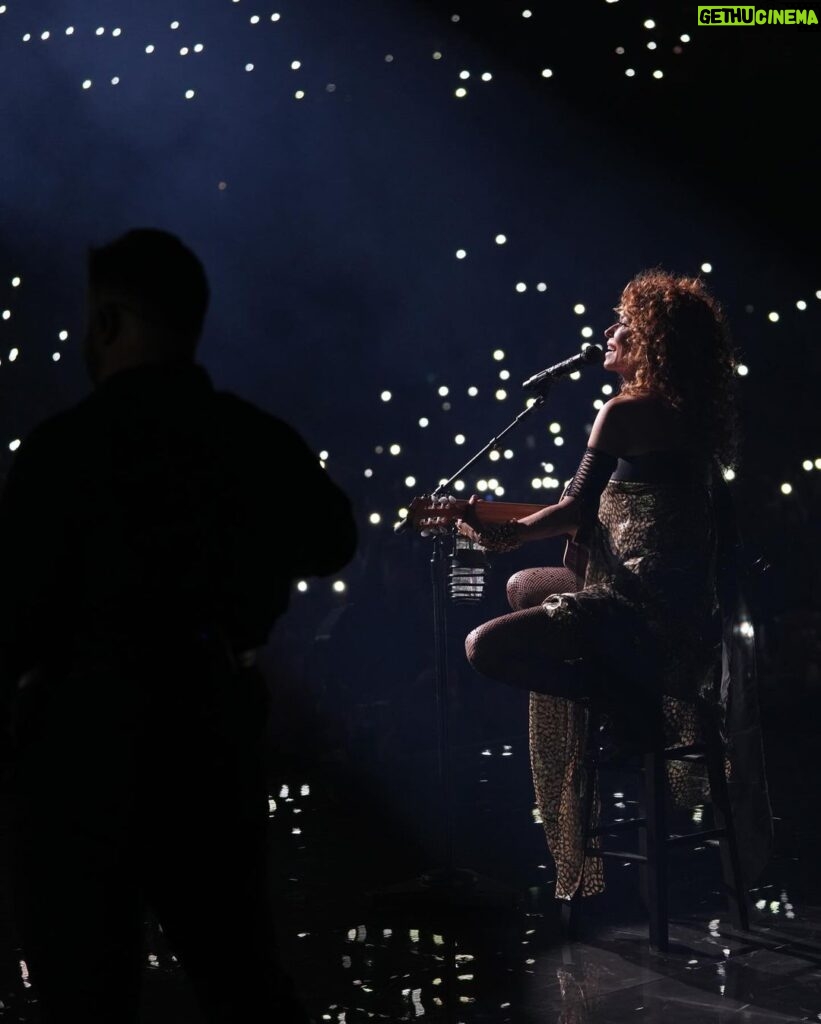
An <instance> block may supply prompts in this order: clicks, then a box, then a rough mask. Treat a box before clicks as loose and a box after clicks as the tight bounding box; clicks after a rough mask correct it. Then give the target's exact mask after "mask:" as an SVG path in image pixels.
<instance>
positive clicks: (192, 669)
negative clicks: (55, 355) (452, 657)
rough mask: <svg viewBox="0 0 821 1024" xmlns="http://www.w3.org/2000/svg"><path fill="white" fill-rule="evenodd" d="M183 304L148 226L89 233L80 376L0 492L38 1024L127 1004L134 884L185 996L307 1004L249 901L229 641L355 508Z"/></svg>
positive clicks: (256, 627) (351, 540)
mask: <svg viewBox="0 0 821 1024" xmlns="http://www.w3.org/2000/svg"><path fill="white" fill-rule="evenodd" d="M207 302H208V285H207V281H206V278H205V274H204V271H203V269H202V266H201V264H200V263H199V261H198V260H197V258H196V257H195V256H194V255H193V253H191V252H190V251H189V250H188V249H186V248H185V247H184V246H183V245H182V243H181V242H179V241H178V240H177V239H176V238H174V237H173V236H171V235H168V234H165V233H164V232H159V231H149V230H140V231H132V232H129V233H128V234H126V235H125V236H123V237H122V238H120V239H118V240H117V241H115V242H113V243H112V244H111V245H109V246H106V247H105V248H102V249H96V250H92V251H91V253H90V258H89V310H88V331H87V336H86V342H85V352H86V357H87V363H88V368H89V372H90V375H91V378H92V380H93V382H94V385H95V389H94V391H93V392H92V394H91V395H90V396H89V397H88V398H86V399H85V400H84V401H82V402H81V403H80V404H79V405H77V406H76V407H74V408H73V409H71V410H69V411H67V412H64V413H62V414H60V415H58V416H56V417H54V418H53V419H51V420H49V421H48V422H46V423H44V424H42V425H41V426H40V427H38V428H37V429H36V430H34V431H33V432H32V434H31V436H30V437H29V438H28V439H27V440H26V441H25V442H24V443H23V445H22V447H21V449H20V451H19V453H18V454H17V455H16V456H15V460H14V464H13V467H12V470H11V472H10V474H9V477H8V481H7V484H6V487H5V491H4V493H3V495H2V499H1V500H0V544H2V559H0V564H1V565H2V573H0V657H1V658H2V663H1V665H2V679H3V682H4V686H5V689H6V693H7V695H8V696H10V697H11V704H12V718H13V723H14V725H13V732H14V736H15V755H14V763H13V771H12V775H11V783H12V793H13V797H14V806H15V809H16V810H15V821H14V841H15V855H16V871H15V875H16V877H15V894H16V898H17V901H18V908H19V925H20V938H21V942H22V944H23V948H24V953H25V956H26V959H27V961H28V964H29V968H30V971H31V977H32V981H33V982H34V985H35V989H36V990H37V992H38V994H39V997H40V1002H41V1006H42V1008H43V1011H44V1014H45V1018H46V1019H47V1020H48V1021H49V1022H57V1024H63V1022H65V1021H83V1022H85V1024H91V1022H95V1024H96V1022H102V1021H105V1022H106V1024H125V1022H131V1021H134V1020H136V1018H137V1003H138V994H139V982H140V974H141V969H142V964H143V949H142V923H143V917H144V910H145V907H146V906H147V905H150V906H152V907H153V908H154V910H155V912H156V914H157V916H158V918H159V920H160V922H161V924H162V926H163V930H164V932H165V934H166V936H167V937H168V939H169V943H170V945H171V947H172V949H173V950H174V952H175V953H176V954H177V955H178V957H179V958H180V960H181V962H182V964H183V966H184V968H185V969H186V971H187V973H188V974H189V976H190V978H191V979H192V982H193V984H194V986H195V989H196V992H197V996H198V998H199V1001H200V1003H201V1005H202V1007H203V1010H204V1011H205V1013H206V1015H207V1018H208V1019H209V1020H211V1021H220V1022H227V1021H231V1022H232V1024H233V1022H246V1021H247V1022H250V1021H257V1020H265V1021H271V1022H275V1021H282V1022H291V1021H304V1020H307V1018H306V1017H305V1016H304V1013H303V1011H302V1010H301V1009H300V1008H299V1006H298V1005H297V1003H296V1001H295V1000H294V997H293V995H292V993H291V990H290V986H289V983H288V982H287V980H286V979H285V978H284V977H283V976H282V974H281V973H280V970H279V967H278V964H277V957H276V952H275V948H274V940H273V925H272V918H271V914H270V911H269V906H268V903H267V890H266V884H267V883H266V829H267V820H268V819H267V814H268V801H267V791H266V778H265V771H264V757H263V755H264V736H265V720H266V713H267V701H268V697H267V688H266V686H265V684H264V680H263V679H262V677H261V674H260V673H259V672H258V671H257V670H256V669H255V668H254V667H253V662H254V653H253V652H254V649H255V648H259V647H260V646H262V645H263V644H264V643H265V641H266V638H267V637H268V634H269V632H270V630H271V628H272V626H273V624H274V622H275V620H276V619H277V617H278V616H279V615H280V614H281V613H282V612H283V611H284V610H285V608H286V606H287V603H288V596H289V593H290V590H291V587H292V583H293V580H294V578H295V577H297V576H308V575H320V576H323V575H327V574H330V573H332V572H334V571H337V570H339V569H340V568H341V567H342V566H344V565H345V564H346V563H347V562H348V560H349V559H350V558H351V556H352V554H353V551H354V548H355V543H356V538H355V527H354V524H353V520H352V517H351V511H350V505H349V502H348V500H347V498H346V497H345V496H344V494H343V493H342V492H341V491H340V490H339V489H338V488H337V487H336V486H335V485H334V484H333V483H332V482H331V480H330V479H329V477H328V475H327V474H326V473H325V472H324V470H323V469H322V468H321V467H320V465H319V462H318V460H317V458H316V457H315V456H314V455H313V454H312V452H311V451H310V450H309V449H308V447H307V446H306V444H305V443H304V442H303V441H302V440H301V438H300V437H299V436H298V435H297V434H296V433H295V432H294V431H293V430H292V429H291V428H290V427H289V426H287V425H286V424H285V423H283V422H281V421H280V420H278V419H276V418H274V417H273V416H270V415H268V414H267V413H265V412H263V411H261V410H260V409H257V408H255V407H254V406H253V405H250V404H248V403H247V402H244V401H242V400H240V399H239V398H236V397H234V396H233V395H230V394H226V393H223V392H217V391H215V390H214V389H213V387H212V384H211V381H210V380H209V377H208V375H207V374H206V372H205V371H204V370H203V369H202V368H201V367H200V366H198V365H196V364H195V362H194V357H195V351H196V346H197V341H198V338H199V336H200V332H201V328H202V324H203V319H204V316H205V311H206V307H207Z"/></svg>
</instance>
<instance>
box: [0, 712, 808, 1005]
mask: <svg viewBox="0 0 821 1024" xmlns="http://www.w3.org/2000/svg"><path fill="white" fill-rule="evenodd" d="M775 732H776V733H783V734H786V730H784V729H782V728H781V727H779V726H778V725H777V723H776V727H775ZM813 743H814V737H813V736H812V735H811V733H810V732H806V733H805V734H804V736H803V740H802V738H801V735H798V737H797V738H796V736H795V734H794V733H792V732H791V734H790V738H789V741H786V740H783V739H782V740H780V739H779V736H778V735H771V736H770V737H768V753H769V763H770V771H771V786H772V792H773V803H774V805H775V807H776V811H777V813H780V814H781V819H780V820H779V821H778V823H777V825H778V835H777V852H776V856H775V857H774V858H773V861H772V863H771V864H770V866H769V868H768V869H767V871H766V874H765V876H764V877H763V878H762V879H761V880H759V882H758V884H757V886H756V890H755V892H754V893H753V901H754V911H753V919H754V927H753V931H752V932H751V933H749V934H739V933H736V932H734V930H733V929H732V928H730V927H728V926H727V922H726V913H725V908H724V904H723V899H722V897H721V895H720V873H719V863H718V854H717V851H716V850H715V849H713V848H711V847H710V846H704V847H702V848H700V849H698V850H696V851H694V852H690V853H686V852H681V853H680V854H674V855H673V856H674V857H675V860H674V862H673V867H672V870H671V916H672V918H673V920H674V925H673V927H672V930H671V934H672V942H671V948H670V951H669V953H667V954H665V955H659V954H653V953H651V952H649V950H648V948H647V931H646V922H645V919H644V917H643V912H642V909H641V902H640V898H639V889H638V884H637V873H636V868H635V865H629V864H624V865H619V864H617V863H614V862H610V863H609V864H608V869H609V873H608V889H607V892H606V893H605V894H604V895H602V896H599V897H594V898H592V899H590V900H588V901H586V902H585V904H584V912H583V921H582V932H581V936H580V938H579V939H578V940H577V941H574V942H573V943H570V944H563V943H562V942H561V940H560V937H559V930H558V914H557V908H556V905H555V901H554V900H553V899H552V895H551V893H552V884H551V883H552V867H551V866H550V861H549V859H548V857H547V854H546V850H545V847H544V843H543V839H542V832H541V828H540V826H539V825H538V823H536V822H534V816H533V811H532V806H531V805H530V802H529V801H530V793H531V789H530V784H529V778H528V765H527V751H526V746H525V743H524V740H523V738H522V737H512V738H511V737H508V738H506V739H504V740H503V739H498V740H494V741H493V742H491V743H488V742H487V741H486V740H485V742H483V743H464V744H461V745H457V747H456V749H455V750H454V758H453V760H454V792H455V794H456V801H455V803H456V812H455V815H454V833H455V837H456V862H457V863H458V864H466V865H468V864H469V865H470V866H471V867H472V868H474V869H476V870H477V871H479V872H481V874H482V875H483V876H487V877H489V878H493V879H496V880H497V881H498V882H499V883H500V885H501V889H500V891H501V893H502V895H501V896H497V898H496V899H495V900H494V903H495V909H494V910H492V911H489V912H463V913H457V914H449V913H445V912H442V911H437V910H435V909H431V908H430V907H427V908H425V907H423V906H421V905H420V904H419V903H416V902H414V901H412V900H411V901H410V902H409V903H406V904H404V905H397V904H396V901H394V902H393V904H391V902H390V901H388V902H387V903H385V902H384V901H380V900H379V899H374V896H373V894H374V892H375V891H377V890H382V889H384V888H385V887H389V886H390V885H391V884H392V883H397V882H401V881H402V880H403V879H410V878H413V877H414V876H415V875H416V874H417V873H418V872H419V871H421V870H422V869H424V868H425V867H426V866H429V865H430V864H432V863H435V862H436V860H437V856H438V852H437V844H436V839H437V836H441V831H440V830H439V825H440V824H441V823H440V821H439V819H438V817H437V813H436V806H437V804H436V794H437V786H436V775H435V760H434V758H433V757H431V756H430V752H428V754H427V755H425V754H418V755H415V754H408V755H407V756H405V755H403V759H401V760H400V759H399V758H396V759H395V760H394V761H393V762H385V761H384V759H383V760H381V761H380V764H379V769H380V770H379V773H377V772H376V770H375V769H376V767H377V765H376V763H375V762H373V763H370V764H369V765H365V763H364V762H363V763H362V764H360V765H359V766H358V767H357V768H354V767H353V766H351V765H350V763H348V764H347V765H345V764H342V763H332V762H328V760H327V759H326V761H325V762H324V763H322V762H319V761H316V760H314V759H312V758H306V759H305V761H304V762H303V763H302V764H299V765H297V764H293V765H291V766H289V767H288V769H287V775H284V776H283V781H282V782H280V783H279V786H278V788H277V789H276V791H275V792H273V793H272V794H271V805H270V806H271V834H272V865H273V873H274V888H275V897H274V898H275V902H276V906H277V909H278V916H279V925H280V931H281V936H282V949H283V957H284V959H285V960H286V962H287V964H288V967H289V969H290V971H291V972H292V973H293V975H294V976H295V978H296V980H297V983H298V986H299V988H300V990H301V991H302V992H303V993H304V995H305V1000H306V1002H307V1003H308V1005H309V1007H310V1010H311V1012H312V1014H313V1015H314V1017H315V1019H316V1020H317V1021H332V1022H339V1024H359V1022H365V1021H406V1020H408V1021H409V1020H416V1019H418V1018H424V1019H426V1020H430V1021H443V1022H449V1024H451V1022H452V1024H459V1022H464V1024H473V1022H493V1024H503V1022H520V1021H521V1022H525V1024H527V1022H531V1021H532V1022H534V1024H535V1022H537V1021H538V1022H539V1024H544V1022H550V1024H553V1022H557V1024H616V1022H622V1021H625V1022H626V1021H647V1022H656V1021H659V1022H660V1021H664V1022H665V1024H670V1022H678V1024H687V1022H690V1021H693V1022H698V1024H708V1022H709V1024H711V1022H723V1021H733V1022H738V1024H741V1022H761V1024H774V1022H778V1021H795V1020H804V1021H810V1020H812V1021H815V1020H821V898H819V897H820V896H821V893H819V886H818V879H817V878H816V876H815V865H816V864H817V863H818V856H817V854H818V852H819V846H820V845H821V843H820V842H819V840H821V832H819V831H818V829H817V825H816V819H815V818H814V817H813V811H814V807H813V804H812V789H813V787H811V786H809V785H807V786H806V787H804V786H802V787H795V786H794V784H793V783H792V782H791V780H793V779H795V778H799V777H804V778H806V777H807V774H806V768H807V765H812V763H813V760H812V759H813V756H814V748H813ZM309 764H310V765H311V767H308V765H309ZM376 779H378V780H379V781H378V782H377V781H375V780H376ZM631 785H633V783H631V782H630V781H629V779H628V778H627V777H625V778H620V777H618V776H612V777H610V779H609V780H608V781H607V782H606V783H605V785H604V786H603V791H604V792H605V793H606V794H609V796H607V800H606V804H607V806H606V807H605V811H607V812H609V814H610V815H611V817H618V816H620V814H621V816H624V815H625V813H628V812H629V807H630V803H631V801H632V800H633V799H634V797H635V794H634V793H633V792H632V791H631V788H630V787H631ZM796 790H797V792H796ZM420 836H423V837H424V836H429V837H431V844H430V845H429V846H425V845H422V844H421V843H420ZM440 849H441V847H440ZM799 851H800V855H799ZM508 889H509V890H511V891H514V892H516V893H518V894H519V895H520V897H521V903H520V905H519V907H518V908H517V909H514V910H509V909H506V907H507V900H506V899H505V897H504V894H505V892H506V891H507V890H508ZM149 946H150V948H151V953H150V955H149V957H148V962H147V964H146V971H145V991H144V997H145V998H144V1004H145V1005H144V1011H143V1021H144V1022H146V1024H148V1022H151V1024H165V1022H169V1024H170V1022H172V1021H173V1022H175V1024H187V1022H192V1024H193V1022H195V1021H198V1020H199V1017H198V1015H197V1012H196V1010H195V1009H194V1007H193V1005H192V1001H191V997H190V994H189V992H188V989H187V987H186V983H185V979H184V977H183V976H182V974H181V972H180V971H179V969H178V967H177V964H176V962H175V961H174V960H173V958H172V957H171V956H170V955H169V953H168V952H167V950H165V949H164V946H163V943H162V937H161V935H160V934H159V932H158V930H157V928H156V926H155V925H151V926H150V928H149ZM13 966H14V968H15V970H14V972H13V974H12V972H11V971H10V970H9V969H8V967H9V964H8V958H7V962H6V963H4V964H3V967H4V968H6V970H5V971H4V973H3V974H2V975H0V979H1V980H2V981H3V988H2V989H1V990H0V999H1V1000H2V1003H0V1020H4V1021H5V1020H9V1021H32V1022H33V1021H36V1020H37V1014H36V1005H35V1004H34V1002H33V996H32V992H31V990H30V989H29V988H28V987H27V982H26V980H25V975H24V974H22V975H21V971H20V969H19V965H18V964H16V963H15V964H14V965H13ZM78 969H83V967H82V965H81V966H79V967H78ZM238 983H239V984H241V979H238Z"/></svg>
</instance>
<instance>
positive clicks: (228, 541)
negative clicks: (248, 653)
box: [0, 364, 356, 679]
mask: <svg viewBox="0 0 821 1024" xmlns="http://www.w3.org/2000/svg"><path fill="white" fill-rule="evenodd" d="M355 544H356V531H355V526H354V522H353V518H352V515H351V508H350V503H349V501H348V499H347V498H346V496H345V495H344V494H343V493H342V491H340V490H339V488H338V487H337V486H336V485H335V484H334V483H333V482H332V481H331V480H330V478H329V477H328V475H327V473H325V471H324V470H323V469H322V468H321V467H320V465H319V462H318V460H317V458H316V456H315V455H314V454H313V452H311V450H310V449H309V448H308V446H307V445H306V444H305V442H304V441H303V440H302V439H301V438H300V436H299V435H298V434H297V433H296V432H295V431H294V430H293V429H292V428H291V427H289V426H288V425H287V424H286V423H284V422H282V421H281V420H279V419H277V418H276V417H274V416H271V415H269V414H268V413H266V412H263V411H262V410H261V409H258V408H256V407H255V406H253V405H251V404H250V403H248V402H245V401H243V400H242V399H240V398H237V397H235V396H234V395H231V394H228V393H225V392H217V391H215V390H214V388H213V386H212V384H211V381H210V379H209V377H208V375H207V373H206V372H205V371H204V370H203V369H202V368H200V367H197V366H194V365H190V364H189V365H182V366H169V365H160V366H158V365H153V366H144V367H139V368H137V369H133V370H127V371H123V372H121V373H118V374H116V375H115V376H113V377H111V378H109V379H108V380H107V381H105V382H104V383H103V384H102V385H101V386H100V387H98V388H97V390H96V391H94V392H93V393H92V394H91V395H90V396H89V397H88V398H86V399H85V400H84V401H82V402H80V403H79V405H77V406H75V407H74V408H72V409H70V410H68V411H66V412H63V413H61V414H59V415H58V416H55V417H54V418H53V419H50V420H48V421H47V422H45V423H43V424H42V425H41V426H39V427H37V428H36V429H35V430H34V431H33V433H32V434H31V435H30V437H29V438H28V439H27V440H25V441H24V443H23V445H22V447H21V449H20V451H19V453H18V454H17V455H16V456H15V460H14V463H13V465H12V469H11V472H10V473H9V476H8V480H7V483H6V486H5V489H4V491H3V494H2V497H1V498H0V545H2V574H0V659H2V661H1V662H0V670H2V673H3V676H5V678H6V679H8V678H9V677H10V676H11V677H16V676H17V675H19V674H20V673H21V672H23V671H26V670H27V669H29V668H32V667H34V666H36V665H39V664H49V663H52V662H57V663H63V662H64V661H65V660H66V659H68V660H69V662H70V659H71V658H72V657H82V652H89V651H90V652H92V653H93V652H94V651H95V650H96V649H98V648H101V647H106V646H108V647H110V648H113V649H114V650H115V651H116V649H118V647H121V648H123V649H125V650H128V649H131V648H133V647H135V646H137V647H142V648H146V647H151V646H152V645H156V644H160V646H162V644H163V643H166V642H171V643H173V642H174V641H175V638H178V637H181V636H183V635H186V634H187V633H190V631H191V630H192V629H198V628H199V627H200V626H202V625H206V626H208V625H216V626H217V627H218V628H219V630H220V631H221V632H222V633H223V634H224V635H225V636H226V637H227V638H228V639H229V641H230V643H231V644H232V645H233V646H234V647H235V648H236V649H238V650H241V649H245V648H247V647H253V646H259V645H261V644H262V643H264V642H265V639H266V637H267V635H268V633H269V631H270V630H271V627H272V626H273V623H274V622H275V620H276V619H277V617H278V616H279V615H280V614H281V613H282V612H283V611H284V610H285V608H286V606H287V604H288V597H289V592H290V588H291V584H292V581H293V580H294V579H295V578H297V577H299V576H303V575H306V576H308V575H320V576H322V575H327V574H329V573H332V572H335V571H337V570H339V569H340V568H342V566H344V565H345V564H346V563H347V562H348V561H349V560H350V558H351V557H352V555H353V552H354V549H355ZM78 652H79V653H78Z"/></svg>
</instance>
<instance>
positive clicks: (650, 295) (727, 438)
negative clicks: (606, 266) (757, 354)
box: [616, 268, 738, 468]
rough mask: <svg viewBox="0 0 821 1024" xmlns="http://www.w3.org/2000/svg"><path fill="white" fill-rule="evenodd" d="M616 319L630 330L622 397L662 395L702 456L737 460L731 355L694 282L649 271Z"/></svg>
mask: <svg viewBox="0 0 821 1024" xmlns="http://www.w3.org/2000/svg"><path fill="white" fill-rule="evenodd" d="M616 312H617V313H618V314H619V315H620V316H621V317H623V319H624V320H625V321H626V323H627V326H628V327H629V328H630V333H629V335H628V337H627V346H626V347H627V356H628V359H629V360H630V363H631V365H632V367H634V370H635V373H634V376H633V378H632V379H631V380H630V381H624V380H623V381H622V386H621V393H622V394H627V395H629V394H635V393H636V392H640V391H648V390H650V391H655V392H657V393H658V394H660V395H662V397H664V398H665V399H667V401H668V402H670V404H671V405H672V406H674V408H676V409H678V410H679V411H680V412H681V413H682V414H683V415H684V417H685V418H686V420H687V425H688V429H689V431H690V434H691V436H692V437H693V438H694V439H695V441H696V443H697V444H698V446H699V447H700V448H701V449H702V451H704V452H706V453H709V454H710V455H712V456H714V457H715V458H716V459H717V460H718V462H719V464H720V465H721V466H722V467H724V468H730V467H732V466H733V465H734V464H735V462H736V458H737V453H738V414H737V408H736V396H735V369H736V353H735V350H734V347H733V343H732V339H731V337H730V332H729V328H728V325H727V320H726V318H725V315H724V312H723V310H722V308H721V306H720V305H719V303H718V301H717V300H716V299H715V298H714V297H713V296H712V295H711V294H710V293H709V292H708V291H707V289H706V288H705V287H704V284H703V282H702V281H701V280H700V279H699V278H695V277H683V276H679V275H676V274H671V273H668V272H667V271H665V270H661V269H660V268H655V269H652V270H644V271H642V272H641V273H640V274H638V275H637V276H636V277H634V278H633V280H632V281H630V282H629V283H628V284H627V286H626V287H625V289H624V291H623V292H622V295H621V301H620V303H619V305H618V306H617V307H616Z"/></svg>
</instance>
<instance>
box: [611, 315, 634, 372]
mask: <svg viewBox="0 0 821 1024" xmlns="http://www.w3.org/2000/svg"><path fill="white" fill-rule="evenodd" d="M604 336H605V338H606V339H607V349H606V351H605V355H604V368H605V370H610V371H611V372H612V373H617V374H619V376H620V377H623V378H624V379H625V380H629V379H630V378H631V376H632V370H631V368H630V364H629V361H628V355H627V354H628V351H629V345H630V328H629V326H628V325H627V323H626V321H625V318H624V314H622V315H620V316H619V319H618V320H617V321H616V323H614V324H611V325H610V326H609V327H608V328H607V330H606V331H605V332H604Z"/></svg>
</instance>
